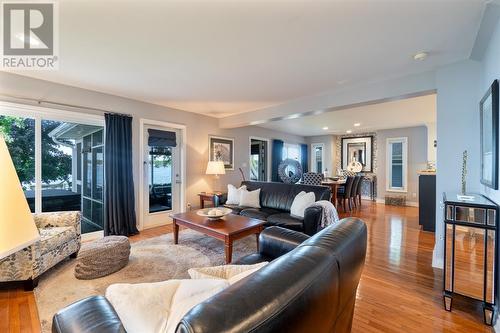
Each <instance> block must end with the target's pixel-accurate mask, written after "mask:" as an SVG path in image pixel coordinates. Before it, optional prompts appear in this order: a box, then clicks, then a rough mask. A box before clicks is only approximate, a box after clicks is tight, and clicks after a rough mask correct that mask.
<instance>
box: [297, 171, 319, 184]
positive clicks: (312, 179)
mask: <svg viewBox="0 0 500 333" xmlns="http://www.w3.org/2000/svg"><path fill="white" fill-rule="evenodd" d="M323 178H324V176H323V174H322V173H318V172H306V173H304V174H303V175H302V184H305V185H321V182H322V181H323Z"/></svg>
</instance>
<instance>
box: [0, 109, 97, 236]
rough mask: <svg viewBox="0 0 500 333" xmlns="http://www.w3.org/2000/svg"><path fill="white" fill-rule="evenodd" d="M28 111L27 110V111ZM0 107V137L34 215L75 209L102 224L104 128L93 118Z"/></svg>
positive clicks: (90, 222)
mask: <svg viewBox="0 0 500 333" xmlns="http://www.w3.org/2000/svg"><path fill="white" fill-rule="evenodd" d="M30 108H31V107H30ZM26 109H27V107H26V106H17V105H12V104H11V103H7V104H6V106H5V105H3V103H0V132H1V133H2V134H3V135H4V136H5V138H6V142H7V146H8V148H9V152H10V154H11V156H12V157H13V161H14V166H15V168H16V171H17V173H18V176H19V178H20V181H21V185H22V187H23V189H24V193H25V195H26V199H27V201H28V204H29V206H30V209H31V211H32V212H37V213H39V212H55V211H72V210H79V211H81V212H82V233H90V232H95V231H102V230H103V225H104V223H103V222H104V204H103V192H104V127H103V120H101V119H98V118H97V117H96V116H90V115H89V116H86V115H85V114H75V113H69V112H68V113H67V112H65V111H60V110H51V109H46V108H40V109H39V108H35V107H33V108H32V109H30V110H26Z"/></svg>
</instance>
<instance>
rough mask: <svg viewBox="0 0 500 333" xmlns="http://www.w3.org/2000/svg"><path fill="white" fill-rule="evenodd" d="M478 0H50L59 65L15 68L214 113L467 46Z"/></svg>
mask: <svg viewBox="0 0 500 333" xmlns="http://www.w3.org/2000/svg"><path fill="white" fill-rule="evenodd" d="M485 2H486V0H435V1H427V0H397V1H396V0H332V1H318V0H302V1H285V0H281V1H280V0H277V1H276V0H275V1H264V0H261V1H208V0H205V1H203V0H198V1H189V0H188V1H159V0H157V1H153V0H147V1H145V0H143V1H116V0H114V1H111V0H107V1H103V0H72V1H60V2H59V4H60V57H59V58H60V69H59V71H54V72H49V71H43V72H32V71H24V72H21V73H19V74H21V75H27V76H32V77H36V78H40V79H44V80H49V81H54V82H58V83H63V84H68V85H73V86H78V87H82V88H87V89H92V90H97V91H102V92H107V93H111V94H115V95H120V96H126V97H129V98H133V99H138V100H142V101H147V102H151V103H156V104H160V105H164V106H170V107H174V108H179V109H183V110H188V111H193V112H200V113H204V114H209V115H212V116H217V117H222V116H226V115H228V114H235V113H240V112H246V111H250V110H255V109H259V108H264V107H269V106H272V105H278V104H281V103H285V102H287V101H290V100H294V99H297V98H300V97H304V96H311V95H316V94H319V93H321V92H324V91H330V90H332V89H336V88H338V87H341V86H345V85H355V84H356V83H360V82H363V81H365V80H369V79H374V78H380V79H381V78H384V77H394V76H397V75H407V74H411V73H417V72H424V71H428V70H432V69H434V68H436V67H438V66H442V65H444V64H447V63H452V62H455V61H459V60H462V59H465V58H468V57H469V56H470V52H471V49H472V46H473V43H474V40H475V36H476V34H477V31H478V27H479V24H480V21H481V17H482V12H483V8H484V5H485ZM419 51H428V52H429V57H428V59H427V60H425V61H423V62H418V61H414V60H413V59H412V56H413V55H414V54H415V53H416V52H419Z"/></svg>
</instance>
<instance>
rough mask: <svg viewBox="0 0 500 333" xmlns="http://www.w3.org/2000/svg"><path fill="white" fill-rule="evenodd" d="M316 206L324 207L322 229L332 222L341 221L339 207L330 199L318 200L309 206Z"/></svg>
mask: <svg viewBox="0 0 500 333" xmlns="http://www.w3.org/2000/svg"><path fill="white" fill-rule="evenodd" d="M315 206H316V207H321V208H323V210H322V211H323V216H322V217H321V224H320V229H323V228H326V227H328V226H329V225H330V224H333V223H337V222H338V221H339V214H338V213H337V209H336V208H335V206H334V205H333V204H332V203H331V202H330V201H327V200H320V201H316V202H315V203H313V204H312V205H311V206H309V207H315Z"/></svg>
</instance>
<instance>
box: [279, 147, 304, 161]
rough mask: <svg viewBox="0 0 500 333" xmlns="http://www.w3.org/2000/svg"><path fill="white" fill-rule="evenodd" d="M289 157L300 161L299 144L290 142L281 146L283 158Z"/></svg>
mask: <svg viewBox="0 0 500 333" xmlns="http://www.w3.org/2000/svg"><path fill="white" fill-rule="evenodd" d="M287 158H291V159H292V160H297V161H300V146H299V145H297V144H292V143H285V144H284V146H283V160H286V159H287Z"/></svg>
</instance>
